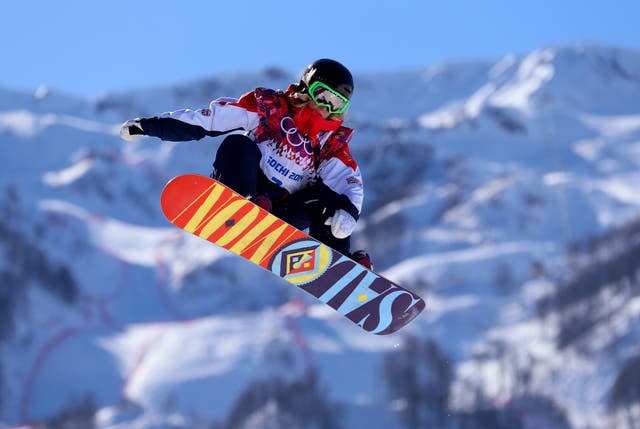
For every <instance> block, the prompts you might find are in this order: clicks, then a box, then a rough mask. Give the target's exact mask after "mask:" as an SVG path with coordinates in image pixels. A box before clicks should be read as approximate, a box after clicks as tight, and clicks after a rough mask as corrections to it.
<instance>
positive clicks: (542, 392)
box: [0, 46, 640, 429]
mask: <svg viewBox="0 0 640 429" xmlns="http://www.w3.org/2000/svg"><path fill="white" fill-rule="evenodd" d="M355 77H356V85H357V88H356V95H355V98H354V100H353V106H352V108H351V111H350V117H349V123H350V125H351V126H353V127H355V128H356V129H357V134H356V136H355V137H354V140H353V143H352V151H353V152H354V154H355V156H356V158H357V159H358V161H359V163H360V166H361V168H362V170H363V174H364V178H365V186H366V189H367V192H366V195H365V197H366V198H365V209H364V214H363V218H362V220H361V221H360V222H359V227H358V230H357V233H356V235H357V237H356V247H364V248H367V249H368V250H369V251H370V253H372V256H373V258H374V262H375V263H376V267H377V269H378V271H381V272H383V274H385V276H387V277H389V278H390V279H393V280H395V281H397V282H398V283H400V284H403V285H405V286H406V287H408V288H411V289H413V290H415V291H416V292H418V293H420V294H421V295H422V296H424V297H425V298H426V300H427V309H426V310H425V312H424V313H423V314H422V315H421V316H420V317H418V318H417V319H416V320H415V321H414V322H412V323H411V324H410V325H409V326H408V327H406V328H405V329H404V330H402V331H401V332H399V333H397V334H394V335H390V336H387V337H378V336H374V335H371V334H367V333H365V332H362V331H361V330H359V329H357V328H356V327H354V326H352V324H351V323H350V322H348V321H346V320H344V319H343V318H342V317H340V316H337V315H336V314H334V312H333V311H332V310H330V309H327V308H325V307H324V306H322V305H319V304H318V303H317V302H315V301H313V300H312V299H310V298H308V297H307V296H306V294H304V293H301V292H299V291H297V290H296V289H295V288H294V287H292V286H291V285H289V284H286V283H283V282H281V281H278V280H277V279H274V278H273V276H272V275H271V274H269V273H267V272H264V271H262V270H260V269H259V268H256V267H254V266H252V265H251V264H249V263H246V262H244V261H242V260H239V258H236V257H233V256H231V255H229V254H227V253H226V252H225V251H223V250H220V249H217V248H215V247H214V246H211V245H210V244H208V243H206V242H204V241H202V240H199V239H197V238H195V237H191V236H189V235H187V234H185V233H183V232H182V231H179V230H177V229H175V228H173V227H172V226H171V225H169V224H168V223H167V222H166V221H165V220H164V218H163V216H162V215H161V212H160V210H159V207H158V199H159V195H160V191H161V189H162V186H163V185H164V184H165V183H166V182H167V181H168V180H169V179H170V178H172V177H173V176H175V175H178V174H182V173H186V172H194V173H200V174H208V173H209V169H210V164H211V162H212V160H213V156H214V154H215V150H216V148H217V145H218V144H219V142H220V139H210V138H207V139H203V140H201V141H198V142H185V143H171V142H161V141H159V140H156V139H151V138H145V139H142V140H140V141H136V142H135V143H125V142H123V141H121V140H120V139H119V137H118V135H117V132H118V129H119V125H120V124H121V123H122V122H123V121H124V120H126V119H129V118H132V117H136V116H152V115H154V114H157V113H160V112H163V111H167V110H173V109H177V108H183V107H191V108H200V107H204V106H206V105H207V104H208V102H209V100H211V99H213V98H216V97H219V96H238V95H240V94H242V93H244V92H245V91H247V90H249V89H251V88H253V87H256V86H268V87H275V88H286V86H287V85H288V84H289V83H290V82H293V81H296V80H297V76H295V72H293V71H285V70H280V69H277V68H272V69H267V70H262V71H259V72H256V73H245V74H234V75H222V76H215V77H212V78H209V79H204V80H201V81H196V82H186V83H185V84H184V85H181V86H177V87H170V88H147V89H139V90H135V91H130V92H128V93H120V94H108V95H105V96H102V97H100V98H97V99H92V100H85V99H80V98H77V97H74V96H70V95H66V94H61V93H58V92H57V91H56V90H55V89H49V88H39V89H38V90H37V91H35V93H33V94H27V93H22V92H17V91H12V90H10V89H0V155H1V159H2V173H1V174H0V214H1V215H0V292H1V293H0V428H5V427H6V428H8V427H17V426H33V427H42V426H43V425H49V426H50V427H97V428H101V429H116V428H129V427H131V428H169V427H171V428H234V429H235V428H246V429H249V428H281V427H282V428H284V427H286V428H365V427H366V428H424V427H433V428H443V429H454V428H456V429H457V428H505V429H506V428H509V429H511V428H526V429H534V428H545V429H568V428H576V429H577V428H580V429H586V428H594V429H596V428H597V429H601V428H616V429H617V428H620V429H625V428H638V427H640V424H639V423H638V422H639V421H640V390H638V386H640V350H639V349H638V343H639V340H640V319H639V318H640V284H639V282H640V280H638V279H639V278H640V276H639V273H638V268H639V267H640V193H638V189H639V188H640V172H639V171H640V170H639V167H640V52H633V51H626V50H621V49H617V48H612V47H603V46H564V47H557V48H546V49H540V50H537V51H534V52H532V53H530V54H528V55H525V56H515V55H508V56H506V57H504V58H502V59H500V60H498V61H486V62H468V63H450V64H440V65H434V66H430V67H427V68H425V69H424V70H415V71H398V72H394V73H375V74H374V73H368V74H367V73H363V74H358V75H356V76H355Z"/></svg>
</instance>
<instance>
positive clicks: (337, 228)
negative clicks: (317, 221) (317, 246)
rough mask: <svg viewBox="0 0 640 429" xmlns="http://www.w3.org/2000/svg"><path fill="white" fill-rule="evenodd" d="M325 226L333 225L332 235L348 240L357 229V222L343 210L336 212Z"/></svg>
mask: <svg viewBox="0 0 640 429" xmlns="http://www.w3.org/2000/svg"><path fill="white" fill-rule="evenodd" d="M325 225H331V234H333V236H334V237H335V238H339V239H342V238H347V237H348V236H350V235H351V234H352V233H353V229H354V228H355V227H356V220H355V219H354V218H353V216H351V215H350V214H349V213H348V212H346V211H345V210H342V209H338V210H336V212H335V213H334V214H333V216H332V217H330V218H329V219H327V221H326V222H325Z"/></svg>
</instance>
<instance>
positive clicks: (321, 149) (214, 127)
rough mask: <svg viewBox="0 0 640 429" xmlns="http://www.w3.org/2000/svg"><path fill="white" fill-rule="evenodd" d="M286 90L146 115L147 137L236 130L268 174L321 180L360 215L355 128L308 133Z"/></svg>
mask: <svg viewBox="0 0 640 429" xmlns="http://www.w3.org/2000/svg"><path fill="white" fill-rule="evenodd" d="M294 117H295V112H294V109H293V108H291V107H290V105H289V103H288V101H287V94H286V93H285V92H283V91H277V90H272V89H265V88H257V89H255V90H253V91H250V92H248V93H247V94H245V95H243V96H242V97H240V99H234V98H218V99H216V100H213V101H212V102H211V103H210V104H209V107H208V108H206V109H200V110H191V109H184V110H177V111H174V112H167V113H163V114H162V115H160V116H158V117H155V118H149V119H142V120H141V125H142V128H143V130H144V133H145V134H146V135H151V136H156V137H160V138H161V139H163V140H171V141H185V140H199V139H201V138H203V137H205V136H217V135H221V134H225V133H229V132H232V131H239V130H243V131H245V134H246V135H247V136H248V137H250V138H251V139H252V140H253V141H255V142H256V144H257V145H258V148H259V149H260V152H261V153H262V159H261V162H260V167H261V169H262V171H263V172H264V174H265V175H266V177H268V178H269V179H270V180H271V181H272V182H274V183H276V184H277V185H279V186H281V187H282V188H284V189H286V190H287V191H288V192H289V193H294V192H297V191H299V190H301V189H304V188H305V187H307V186H309V185H311V184H313V183H316V182H317V181H318V180H319V179H320V180H322V182H323V183H324V185H326V186H327V187H329V189H331V190H332V191H334V192H336V193H337V194H339V195H344V196H346V197H347V198H348V199H349V201H350V202H351V204H353V206H354V208H355V209H356V210H357V214H359V213H360V211H361V209H362V199H363V185H362V175H361V173H360V169H359V168H358V165H357V164H356V162H355V160H354V159H353V157H352V156H351V152H350V150H349V144H348V143H349V140H351V136H352V135H353V130H352V129H351V128H347V127H343V126H340V127H337V129H336V130H335V131H320V132H318V133H317V134H316V135H315V136H308V135H305V134H303V133H302V132H301V131H299V129H300V128H301V127H299V126H298V124H296V121H295V120H294V119H293V118H294Z"/></svg>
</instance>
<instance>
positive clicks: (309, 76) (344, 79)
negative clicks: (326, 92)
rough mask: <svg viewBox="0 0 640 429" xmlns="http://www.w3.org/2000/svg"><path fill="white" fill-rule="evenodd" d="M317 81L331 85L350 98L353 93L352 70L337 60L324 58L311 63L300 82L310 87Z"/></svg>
mask: <svg viewBox="0 0 640 429" xmlns="http://www.w3.org/2000/svg"><path fill="white" fill-rule="evenodd" d="M316 81H320V82H322V83H325V84H327V85H329V86H330V87H331V88H333V89H334V90H336V91H338V92H340V93H341V94H342V95H344V96H345V97H347V99H350V98H351V95H352V94H353V76H351V72H350V71H349V69H347V68H346V67H345V66H343V65H342V64H340V63H339V62H337V61H335V60H330V59H328V58H322V59H320V60H317V61H314V62H313V63H311V64H309V66H308V67H307V68H306V69H305V71H304V72H303V73H302V77H301V78H300V84H301V86H303V87H306V88H309V86H311V84H312V83H313V82H316Z"/></svg>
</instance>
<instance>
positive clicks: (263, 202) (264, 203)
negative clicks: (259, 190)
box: [249, 194, 273, 213]
mask: <svg viewBox="0 0 640 429" xmlns="http://www.w3.org/2000/svg"><path fill="white" fill-rule="evenodd" d="M249 200H250V201H251V202H252V203H253V204H255V205H257V206H258V207H260V208H262V209H265V210H266V211H268V212H269V213H271V212H272V211H273V204H272V203H271V198H269V197H268V196H266V195H264V194H256V195H254V196H253V197H251V198H250V199H249Z"/></svg>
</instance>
